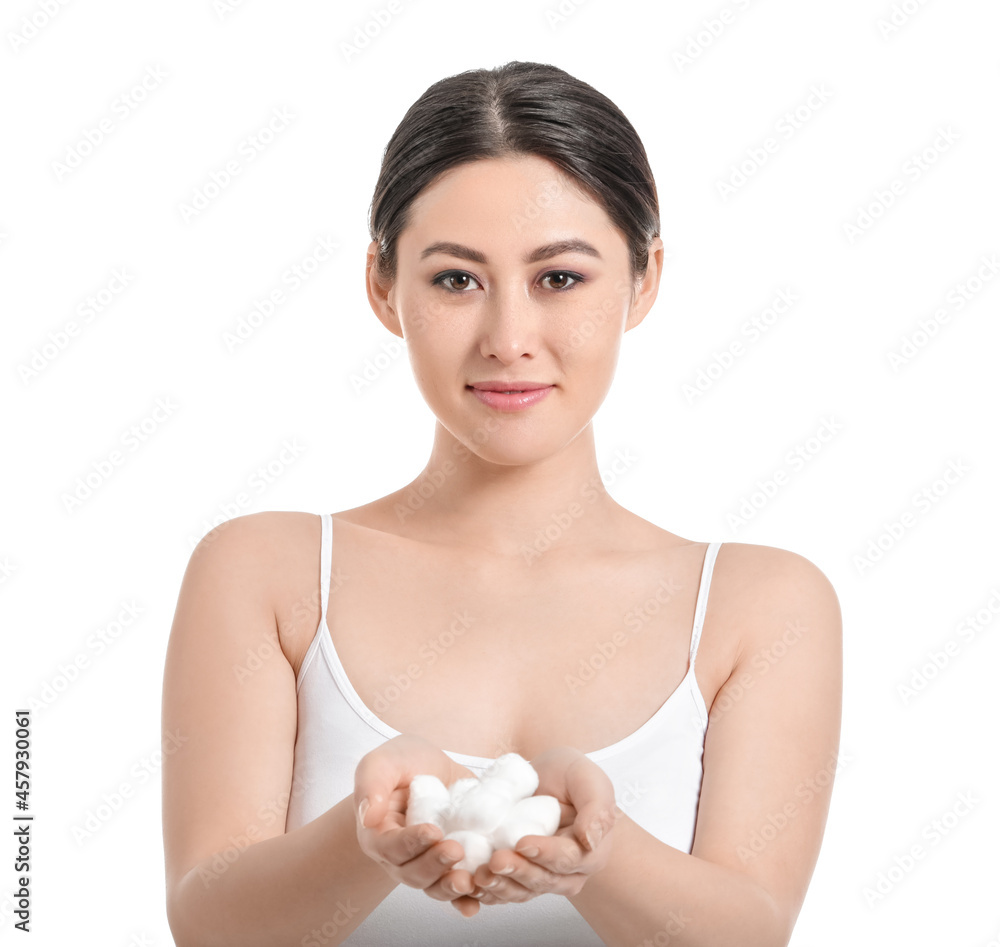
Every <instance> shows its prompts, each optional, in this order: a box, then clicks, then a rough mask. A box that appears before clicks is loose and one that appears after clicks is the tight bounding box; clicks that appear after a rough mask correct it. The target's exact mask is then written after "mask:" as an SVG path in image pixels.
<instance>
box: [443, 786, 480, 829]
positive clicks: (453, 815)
mask: <svg viewBox="0 0 1000 947" xmlns="http://www.w3.org/2000/svg"><path fill="white" fill-rule="evenodd" d="M478 785H479V780H478V779H476V777H475V776H469V777H466V778H465V779H456V780H455V782H453V783H452V784H451V786H450V787H449V788H448V804H447V806H445V809H444V814H443V818H444V822H445V825H444V830H445V831H446V832H450V831H452V830H453V829H464V828H465V826H464V825H461V824H460V823H461V811H462V799H463V798H464V797H465V794H466V793H467V792H468V791H469V790H470V789H472V788H473V787H474V786H478Z"/></svg>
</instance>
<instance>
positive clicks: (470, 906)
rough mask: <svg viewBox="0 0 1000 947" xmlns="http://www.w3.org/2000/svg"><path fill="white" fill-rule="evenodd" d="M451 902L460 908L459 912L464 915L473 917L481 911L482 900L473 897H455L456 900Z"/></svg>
mask: <svg viewBox="0 0 1000 947" xmlns="http://www.w3.org/2000/svg"><path fill="white" fill-rule="evenodd" d="M451 903H452V904H454V905H455V907H456V908H457V909H458V912H459V914H461V915H462V916H463V917H472V916H473V915H474V914H477V913H478V912H479V904H480V902H479V901H477V900H474V899H473V898H471V897H468V898H455V900H454V901H452V902H451Z"/></svg>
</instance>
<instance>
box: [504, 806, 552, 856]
mask: <svg viewBox="0 0 1000 947" xmlns="http://www.w3.org/2000/svg"><path fill="white" fill-rule="evenodd" d="M561 815H562V807H561V806H560V805H559V800H558V799H556V797H555V796H529V797H528V798H527V799H522V800H521V801H520V802H518V803H516V804H515V805H514V807H513V808H512V809H511V810H510V812H509V813H508V814H507V817H506V818H505V819H504V820H503V822H501V823H500V825H498V826H497V827H496V829H494V830H493V833H492V836H491V841H492V843H493V847H494V848H495V849H501V848H511V849H512V848H514V846H516V845H517V843H518V842H519V841H520V840H521V839H522V838H523V837H524V836H525V835H555V832H556V829H558V828H559V819H560V817H561Z"/></svg>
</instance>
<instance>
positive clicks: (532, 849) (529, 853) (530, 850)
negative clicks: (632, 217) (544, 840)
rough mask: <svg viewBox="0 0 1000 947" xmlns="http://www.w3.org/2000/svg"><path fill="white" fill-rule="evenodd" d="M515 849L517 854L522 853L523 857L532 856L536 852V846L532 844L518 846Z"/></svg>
mask: <svg viewBox="0 0 1000 947" xmlns="http://www.w3.org/2000/svg"><path fill="white" fill-rule="evenodd" d="M516 851H517V853H518V855H523V856H524V857H525V858H534V857H535V856H536V855H537V854H538V848H537V847H536V846H534V845H529V846H527V848H519V849H517V850H516Z"/></svg>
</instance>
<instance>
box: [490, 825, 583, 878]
mask: <svg viewBox="0 0 1000 947" xmlns="http://www.w3.org/2000/svg"><path fill="white" fill-rule="evenodd" d="M588 854H589V852H587V851H586V850H584V849H583V848H582V847H581V846H580V844H579V842H578V841H577V839H576V837H575V835H574V834H573V833H572V829H563V830H560V832H558V833H557V834H556V835H525V836H524V837H523V838H522V839H521V840H520V841H519V842H518V843H517V847H516V848H515V850H514V858H515V859H517V858H518V857H520V859H521V861H524V860H526V861H529V862H532V863H534V864H536V865H539V866H541V867H542V868H544V869H546V870H548V871H551V872H554V873H555V874H559V875H569V874H572V873H573V872H576V871H580V870H581V868H582V867H583V865H584V864H585V859H586V857H587V855H588ZM497 857H498V865H497V870H498V871H499V870H500V868H502V867H514V868H521V867H522V864H521V861H507V860H504V861H503V863H502V864H499V862H500V857H499V856H497ZM492 867H493V863H492V862H491V863H490V868H491V869H492Z"/></svg>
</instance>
